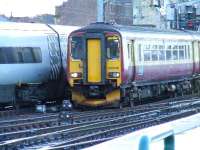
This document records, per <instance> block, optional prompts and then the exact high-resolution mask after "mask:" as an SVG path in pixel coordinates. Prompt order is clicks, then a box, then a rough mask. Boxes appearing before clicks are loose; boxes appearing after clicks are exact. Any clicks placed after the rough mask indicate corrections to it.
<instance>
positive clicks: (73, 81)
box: [67, 23, 200, 107]
mask: <svg viewBox="0 0 200 150" xmlns="http://www.w3.org/2000/svg"><path fill="white" fill-rule="evenodd" d="M68 43H69V49H68V71H67V72H68V77H67V78H68V82H69V84H70V87H71V92H72V101H73V103H74V104H79V105H85V106H92V107H96V106H103V105H104V106H105V105H110V104H120V105H121V104H123V103H130V104H131V105H133V104H134V102H135V101H140V100H142V99H144V98H148V97H156V96H160V95H165V94H173V95H176V94H184V93H187V92H191V91H196V92H197V91H199V87H200V36H199V33H195V32H186V31H163V30H162V31H161V30H157V29H154V28H148V29H147V28H142V27H125V26H114V25H110V24H106V23H94V24H91V25H89V26H87V27H84V28H81V29H79V30H76V31H74V32H72V33H71V35H70V36H69V42H68Z"/></svg>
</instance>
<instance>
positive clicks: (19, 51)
mask: <svg viewBox="0 0 200 150" xmlns="http://www.w3.org/2000/svg"><path fill="white" fill-rule="evenodd" d="M40 62H42V53H41V49H40V48H37V47H0V64H18V63H40Z"/></svg>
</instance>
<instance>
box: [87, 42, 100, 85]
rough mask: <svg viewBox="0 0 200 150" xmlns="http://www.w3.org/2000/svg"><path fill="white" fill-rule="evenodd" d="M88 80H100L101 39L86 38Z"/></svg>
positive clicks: (96, 81) (94, 81)
mask: <svg viewBox="0 0 200 150" xmlns="http://www.w3.org/2000/svg"><path fill="white" fill-rule="evenodd" d="M87 59H88V64H87V65H88V82H92V83H98V82H101V41H100V40H99V39H89V40H87Z"/></svg>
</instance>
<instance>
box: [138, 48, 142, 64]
mask: <svg viewBox="0 0 200 150" xmlns="http://www.w3.org/2000/svg"><path fill="white" fill-rule="evenodd" d="M138 49H139V61H142V49H141V44H139V45H138Z"/></svg>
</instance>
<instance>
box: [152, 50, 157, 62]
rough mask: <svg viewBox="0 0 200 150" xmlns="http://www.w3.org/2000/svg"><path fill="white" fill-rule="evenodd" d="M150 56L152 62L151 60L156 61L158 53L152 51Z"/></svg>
mask: <svg viewBox="0 0 200 150" xmlns="http://www.w3.org/2000/svg"><path fill="white" fill-rule="evenodd" d="M151 55H152V60H153V61H156V60H158V51H155V50H153V51H152V52H151Z"/></svg>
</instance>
